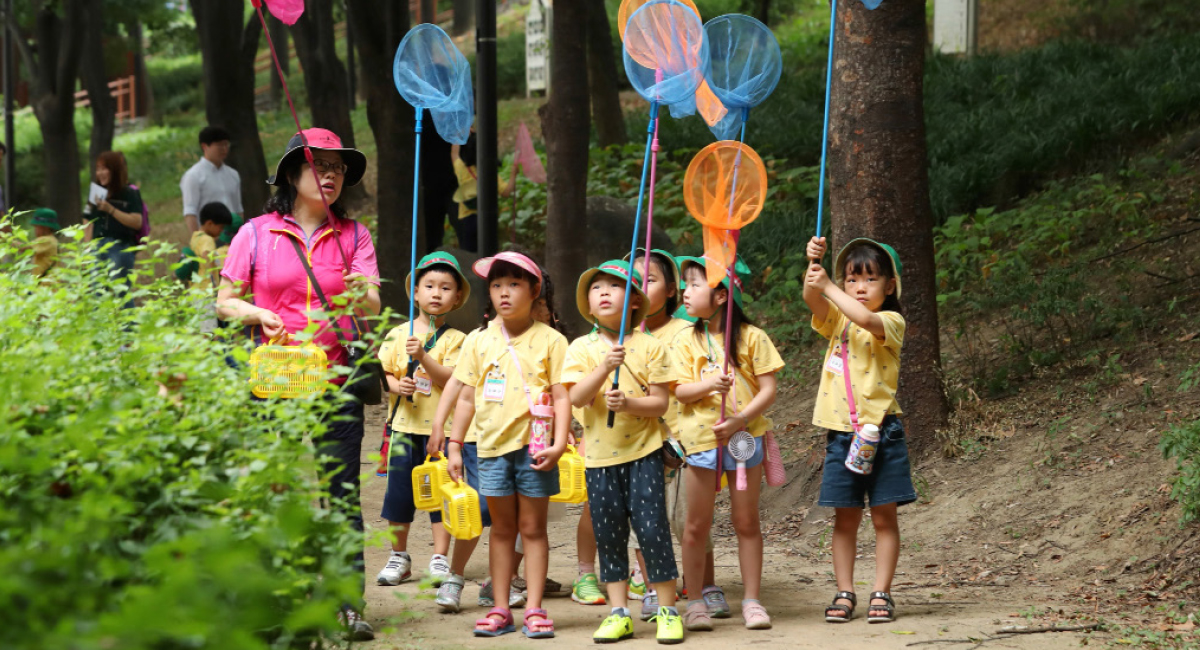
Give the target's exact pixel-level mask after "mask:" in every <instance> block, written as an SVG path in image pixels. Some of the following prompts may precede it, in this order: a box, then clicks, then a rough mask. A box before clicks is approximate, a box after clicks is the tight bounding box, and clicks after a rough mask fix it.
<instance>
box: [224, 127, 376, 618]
mask: <svg viewBox="0 0 1200 650" xmlns="http://www.w3.org/2000/svg"><path fill="white" fill-rule="evenodd" d="M304 138H306V139H307V142H308V144H309V146H310V147H311V148H312V154H313V165H312V166H311V167H310V165H309V164H308V163H307V162H306V161H305V155H304V147H303V144H302V143H303V139H302V138H301V135H300V134H297V135H296V136H294V137H293V138H292V139H291V141H289V142H288V146H287V150H286V152H285V153H284V154H283V157H282V158H280V160H279V164H278V165H277V166H276V170H275V175H274V176H272V177H271V179H270V180H268V181H267V182H268V183H270V184H271V185H274V186H275V187H276V188H277V189H276V191H275V195H274V196H273V197H271V199H270V200H269V201H268V202H267V204H266V206H265V207H264V208H263V212H264V213H265V214H263V215H262V216H260V217H256V218H254V219H251V220H250V221H249V222H247V223H246V226H245V227H243V228H242V229H241V231H240V232H238V234H237V235H236V236H235V237H234V239H233V244H232V245H231V246H230V248H229V253H228V255H227V256H226V258H225V265H224V268H223V270H222V272H221V284H220V288H219V290H218V292H217V315H218V317H219V318H221V319H222V320H227V321H232V320H240V321H241V322H242V323H243V324H244V325H246V326H248V329H249V331H250V333H251V336H253V337H254V340H255V341H256V342H259V343H264V342H266V341H267V340H269V339H271V338H274V337H278V336H280V335H282V334H284V333H288V332H291V333H295V332H300V331H301V330H303V329H305V328H306V327H307V326H308V325H309V323H310V321H309V318H308V315H307V314H308V313H309V312H310V310H317V309H320V308H321V299H320V297H319V295H318V294H317V293H316V291H315V290H314V289H313V287H312V285H311V283H310V282H309V279H308V273H307V272H306V271H305V268H304V265H303V263H302V262H301V258H300V253H298V252H297V250H296V247H295V245H294V244H297V245H299V247H300V251H302V253H303V254H304V255H305V256H306V258H307V259H308V260H309V263H310V265H311V267H312V270H313V274H314V275H315V276H316V279H317V282H318V283H319V285H320V287H321V290H322V291H323V292H324V294H325V296H326V297H327V298H328V299H329V300H330V301H334V300H335V298H334V297H335V296H338V295H341V294H343V293H351V294H354V295H358V296H360V297H359V298H358V300H357V302H355V303H354V304H353V306H352V307H353V308H354V309H355V310H357V311H359V312H366V313H369V314H378V313H379V267H378V264H377V263H376V259H375V246H374V244H373V243H372V242H371V233H370V232H369V231H368V230H367V228H366V227H365V226H362V225H361V224H359V223H358V222H357V221H354V220H352V219H349V218H347V217H346V211H345V208H344V207H343V206H342V204H341V203H340V201H339V199H340V197H341V194H342V190H343V189H344V188H345V187H346V186H348V185H349V186H353V185H355V184H357V183H358V182H359V181H361V180H362V177H363V172H364V171H365V170H366V166H367V159H366V157H365V156H364V155H363V154H362V153H361V152H359V151H358V150H356V149H350V148H346V147H343V146H342V141H341V139H340V138H339V137H338V136H337V135H335V134H334V133H332V132H331V131H327V130H325V129H308V130H306V131H304ZM314 167H315V169H316V172H317V174H316V176H315V177H314V174H313V168H314ZM318 178H319V180H318ZM322 194H324V197H325V201H328V202H329V208H330V209H329V212H328V213H327V212H326V210H325V205H324V203H323V202H322ZM330 213H332V214H330ZM248 293H249V294H252V296H253V300H252V301H248V300H247V299H246V296H247V294H248ZM318 327H319V329H318V331H317V334H316V335H315V336H314V339H313V340H314V342H315V343H316V344H317V345H320V346H321V347H322V348H324V349H325V353H326V355H328V357H329V364H330V366H331V367H332V366H337V365H341V366H344V365H346V363H347V358H348V355H347V353H346V349H345V347H343V346H342V345H341V343H340V342H339V340H338V335H337V333H336V332H335V331H334V330H333V329H332V328H331V323H329V322H320V323H318ZM336 327H338V328H340V330H341V331H342V332H351V333H352V332H354V331H355V326H354V323H353V321H352V319H351V318H350V317H349V316H344V317H342V318H341V319H339V321H338V322H337V323H336ZM351 336H352V335H351ZM334 381H335V383H337V384H342V383H344V382H345V378H344V377H339V378H337V379H336V380H334ZM326 394H327V395H329V399H337V398H336V396H335V395H334V394H332V393H326ZM295 433H297V434H300V433H302V432H295ZM362 439H363V405H362V403H361V402H359V401H358V400H355V399H349V400H341V399H338V400H337V406H336V408H335V410H334V413H332V414H331V416H330V419H329V420H328V427H327V429H326V431H325V433H324V434H322V435H321V436H320V437H319V438H317V439H315V440H314V444H315V445H316V446H317V453H318V455H319V456H322V457H323V461H322V462H323V463H324V470H325V472H326V473H327V474H329V475H330V485H329V493H330V496H331V497H332V498H333V500H334V503H335V504H336V507H339V508H343V509H344V510H345V512H346V514H347V516H348V517H349V519H350V520H351V522H352V525H353V526H354V529H355V530H357V531H359V532H361V531H362V529H363V524H362V512H361V509H360V507H359V503H358V485H359V457H360V454H361V452H362ZM361 549H362V547H361V546H359V551H358V553H357V555H356V556H355V558H354V563H355V566H356V567H358V570H359V575H360V577H361V572H362V566H363V553H362V550H361ZM359 610H360V605H359V604H355V605H350V604H347V605H346V606H345V607H344V608H343V610H342V612H341V617H342V620H343V622H344V623H345V624H346V626H347V631H348V633H349V634H350V636H351V637H352V638H354V639H359V640H365V639H370V638H373V637H374V633H373V631H372V630H371V626H370V625H369V624H367V622H366V621H364V620H362V617H361V615H360V613H359Z"/></svg>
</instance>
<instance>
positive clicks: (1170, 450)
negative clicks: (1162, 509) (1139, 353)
mask: <svg viewBox="0 0 1200 650" xmlns="http://www.w3.org/2000/svg"><path fill="white" fill-rule="evenodd" d="M1198 384H1200V364H1197V365H1195V366H1192V367H1191V368H1189V369H1187V370H1186V371H1184V373H1183V375H1182V376H1181V377H1180V384H1179V391H1180V392H1185V391H1188V390H1191V389H1193V388H1195V387H1196V386H1197V385H1198ZM1158 447H1159V449H1160V450H1162V453H1163V457H1164V458H1174V459H1175V462H1176V465H1177V467H1178V469H1179V475H1178V476H1176V477H1175V478H1174V479H1173V480H1172V487H1171V496H1172V497H1173V498H1174V499H1175V500H1176V501H1179V503H1180V504H1182V505H1183V520H1184V521H1195V520H1196V519H1200V420H1192V421H1191V422H1184V423H1181V424H1177V425H1175V426H1173V427H1171V428H1170V429H1167V431H1166V432H1165V433H1164V434H1163V437H1162V440H1160V441H1159V444H1158Z"/></svg>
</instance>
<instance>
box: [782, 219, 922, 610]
mask: <svg viewBox="0 0 1200 650" xmlns="http://www.w3.org/2000/svg"><path fill="white" fill-rule="evenodd" d="M807 252H808V257H809V259H812V260H820V259H821V258H822V257H824V255H825V238H824V237H821V238H816V237H814V238H813V239H812V240H811V241H810V242H809V244H808V251H807ZM833 268H834V271H835V273H836V275H837V278H838V281H839V282H840V283H841V285H842V286H841V287H839V286H838V285H836V284H834V283H832V282H830V281H829V276H828V275H827V274H826V273H825V269H824V268H822V267H821V265H820V263H819V262H814V263H813V264H811V265H810V266H809V268H808V274H807V276H806V277H805V281H804V302H805V303H807V304H808V306H809V308H810V309H812V312H813V317H812V328H813V329H814V330H816V331H817V332H819V333H820V334H821V336H824V337H825V338H827V339H829V351H828V352H827V353H826V355H825V367H824V370H823V371H822V373H821V387H820V389H819V392H818V393H817V401H816V405H815V408H814V410H813V424H814V425H816V426H818V427H824V428H826V429H827V430H828V431H827V434H826V440H827V443H828V444H827V448H826V453H825V469H824V474H823V475H822V477H821V497H820V500H819V501H818V505H821V506H824V507H827V508H833V509H834V526H833V572H834V575H835V576H836V577H837V587H838V592H837V594H836V595H835V596H834V598H833V603H832V604H830V605H829V607H827V608H825V620H826V621H829V622H831V623H845V622H846V621H849V620H850V619H851V618H852V617H853V616H854V608H855V606H856V605H857V598H856V597H855V594H854V557H855V553H856V552H857V542H858V527H859V524H860V523H861V522H862V516H863V508H864V506H865V503H864V501H863V497H864V496H866V498H867V500H869V502H870V504H871V522H872V523H873V524H874V525H875V590H874V591H873V592H872V593H871V600H870V604H869V605H868V610H867V622H868V623H889V622H891V621H894V620H895V619H896V614H895V603H894V602H893V601H892V596H891V588H892V577H893V576H894V575H895V573H896V564H897V562H898V561H899V559H900V525H899V521H898V520H897V518H896V509H897V507H898V506H902V505H904V504H907V503H912V502H913V501H916V499H917V493H916V489H914V487H913V482H912V470H911V467H910V466H909V461H908V443H907V442H906V441H905V437H904V425H903V424H901V422H900V419H899V417H898V416H899V415H901V411H900V405H899V403H897V402H896V389H897V387H898V385H899V379H900V348H901V346H902V345H903V344H904V330H905V321H904V316H902V315H901V314H900V309H901V308H900V271H901V268H902V267H901V264H900V258H899V256H898V255H896V251H895V250H893V249H892V248H891V247H890V246H888V245H886V244H880V243H878V242H875V241H872V240H870V239H855V240H853V241H851V242H850V243H849V244H847V245H846V246H845V248H843V249H842V251H841V252H840V253H838V256H837V260H836V261H835V262H834V267H833ZM861 425H875V426H877V427H878V428H879V440H878V442H877V443H876V449H875V456H874V461H873V463H872V466H871V470H870V473H868V474H866V475H863V474H860V473H857V472H853V471H851V470H850V469H849V468H847V467H846V462H847V456H848V455H849V452H850V448H851V443H852V442H854V439H855V437H856V435H858V434H857V432H858V431H859V429H860V426H861Z"/></svg>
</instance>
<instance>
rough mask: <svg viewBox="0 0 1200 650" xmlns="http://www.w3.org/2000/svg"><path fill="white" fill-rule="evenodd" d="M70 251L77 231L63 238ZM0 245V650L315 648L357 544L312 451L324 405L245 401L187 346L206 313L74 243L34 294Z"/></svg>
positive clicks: (242, 380) (8, 244) (354, 587)
mask: <svg viewBox="0 0 1200 650" xmlns="http://www.w3.org/2000/svg"><path fill="white" fill-rule="evenodd" d="M69 237H75V238H77V237H78V231H77V230H75V231H72V232H70V233H69ZM26 244H27V242H26V235H25V234H24V231H23V230H20V229H16V230H15V232H14V233H13V234H11V235H4V236H0V258H4V259H7V260H11V262H10V263H6V264H5V266H4V267H3V269H0V332H3V334H0V365H2V367H3V368H4V372H3V373H0V413H3V417H4V426H3V427H0V495H3V497H4V508H2V509H0V600H2V601H3V602H5V603H7V605H8V606H6V607H5V608H4V609H3V613H2V614H0V630H2V631H0V646H3V647H6V648H81V649H99V648H122V649H126V650H128V649H137V648H147V649H150V648H154V649H160V648H183V647H221V648H247V649H250V648H256V649H257V648H283V647H289V646H295V645H297V644H299V645H302V646H303V647H308V646H309V644H310V642H312V641H313V640H315V639H316V638H317V637H316V635H317V634H319V633H320V631H322V630H326V631H330V630H333V629H335V625H336V624H335V618H334V615H335V613H336V610H337V608H338V606H339V605H340V604H342V603H346V602H354V601H356V600H357V599H358V598H359V597H360V595H361V594H359V593H358V589H359V585H358V580H359V578H360V576H359V575H358V574H357V573H356V572H355V571H353V570H352V569H351V567H350V566H349V563H348V562H347V558H348V556H349V555H350V554H351V553H352V552H353V551H354V550H355V549H356V548H361V546H360V545H361V544H362V538H361V536H360V535H357V534H354V533H352V532H351V531H350V526H349V525H348V523H347V522H346V521H345V519H344V517H343V516H342V515H341V514H339V513H338V512H337V511H331V510H328V509H325V508H322V507H320V506H319V505H318V503H319V501H318V499H319V497H320V496H321V494H322V491H321V489H320V484H319V483H318V480H317V469H316V466H315V463H314V460H313V458H312V453H311V451H310V450H309V448H308V447H307V446H306V444H305V442H304V441H303V437H304V435H305V434H309V433H312V434H316V433H319V432H320V431H321V430H322V425H321V424H320V418H321V416H322V415H323V413H325V412H326V411H327V409H328V408H329V406H330V402H329V401H327V400H281V401H266V402H252V401H251V398H250V395H249V391H248V390H247V384H246V377H245V374H244V370H240V369H234V368H232V367H231V366H230V365H229V364H228V363H227V362H226V354H227V353H228V354H230V355H232V356H233V357H234V358H236V359H239V360H241V361H245V360H246V359H247V350H246V349H244V348H242V347H239V346H230V345H228V344H225V343H222V342H221V341H219V340H216V341H214V340H211V339H209V338H207V337H205V336H203V335H201V334H200V333H199V322H200V320H201V318H203V313H202V312H201V310H200V309H197V308H194V307H191V305H194V304H197V303H203V302H208V301H211V296H209V295H204V294H200V293H181V292H180V290H179V289H178V288H177V285H176V284H175V283H174V281H173V280H171V279H165V278H159V279H153V278H152V277H151V276H152V275H153V271H152V268H153V266H152V265H153V264H154V263H156V262H161V260H162V259H163V258H168V259H174V258H175V257H176V255H177V253H173V252H172V251H170V250H168V249H166V248H163V249H160V250H157V251H154V255H152V256H151V257H152V259H149V260H146V261H144V262H140V263H139V265H138V271H137V273H138V275H139V278H138V280H139V283H138V284H136V285H135V290H134V295H135V296H136V298H137V299H138V301H139V303H140V306H139V307H138V308H136V309H131V310H124V309H121V305H122V303H123V302H124V298H123V297H119V296H117V295H115V293H114V288H116V287H120V286H123V285H121V283H120V282H119V281H117V280H114V279H112V278H109V277H106V276H105V274H103V273H101V272H99V267H98V265H97V263H96V261H95V258H94V256H95V247H94V245H92V244H86V245H85V244H82V243H79V242H78V241H75V240H72V241H70V242H68V243H66V244H64V245H63V247H62V253H61V255H60V258H59V263H58V265H57V266H55V267H54V268H53V269H52V270H51V272H50V275H49V277H48V279H46V280H44V281H40V282H39V281H38V280H36V279H35V278H33V277H32V275H31V273H30V268H31V266H32V261H31V252H30V250H29V249H28V247H27V246H26Z"/></svg>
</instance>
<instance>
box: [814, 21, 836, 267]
mask: <svg viewBox="0 0 1200 650" xmlns="http://www.w3.org/2000/svg"><path fill="white" fill-rule="evenodd" d="M836 32H837V0H830V3H829V56H828V57H827V61H826V63H825V121H824V126H823V127H822V130H821V175H820V180H819V182H818V185H817V234H816V236H817V237H818V238H819V237H820V236H821V218H822V217H823V216H824V213H825V168H826V164H827V162H828V161H827V152H828V151H829V97H830V95H831V94H833V41H834V38H835V36H836ZM820 261H821V260H812V262H813V263H814V264H819V263H820Z"/></svg>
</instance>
